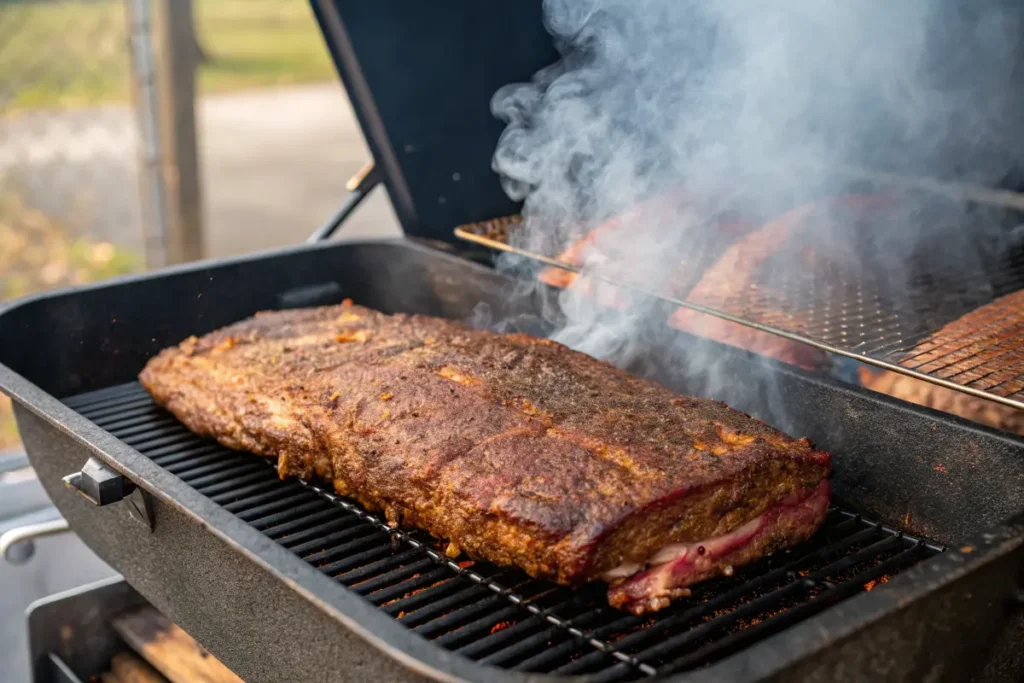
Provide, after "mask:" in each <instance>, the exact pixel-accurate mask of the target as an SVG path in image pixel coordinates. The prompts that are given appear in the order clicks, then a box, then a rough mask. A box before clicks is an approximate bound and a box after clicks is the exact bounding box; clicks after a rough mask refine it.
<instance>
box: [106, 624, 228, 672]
mask: <svg viewBox="0 0 1024 683" xmlns="http://www.w3.org/2000/svg"><path fill="white" fill-rule="evenodd" d="M112 625H113V627H114V630H115V631H117V633H118V635H120V636H121V638H123V639H124V642H126V643H128V646H129V647H131V648H132V649H133V650H135V652H137V653H138V654H139V655H140V656H141V657H142V658H143V659H144V660H146V661H147V662H148V663H149V664H151V665H152V666H153V668H154V669H156V670H157V671H159V672H160V673H161V674H163V676H164V677H166V678H167V680H169V681H170V682H171V683H243V681H242V679H240V678H239V677H238V676H236V675H235V674H234V673H232V672H231V670H230V669H228V668H227V667H226V666H224V665H223V664H221V663H220V660H218V659H216V658H215V657H214V656H213V655H211V654H210V653H209V652H207V651H206V650H205V649H204V648H203V646H202V645H200V644H199V643H197V642H196V641H195V640H193V639H192V637H191V636H189V635H188V634H187V633H185V632H184V631H182V630H181V629H180V628H179V627H178V626H177V625H175V624H173V623H171V620H170V619H168V618H167V617H165V616H164V615H163V614H161V613H160V612H158V611H157V610H155V609H153V608H152V607H143V608H142V609H139V610H136V611H134V612H129V613H127V614H123V615H121V616H120V617H118V618H116V619H114V621H113V622H112ZM115 659H116V658H115ZM115 673H118V672H117V670H116V669H115ZM119 676H120V674H119Z"/></svg>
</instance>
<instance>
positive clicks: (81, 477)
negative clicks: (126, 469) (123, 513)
mask: <svg viewBox="0 0 1024 683" xmlns="http://www.w3.org/2000/svg"><path fill="white" fill-rule="evenodd" d="M63 481H64V485H65V486H69V487H70V488H73V489H74V490H76V491H78V492H79V493H81V494H82V495H83V496H85V497H86V498H88V499H89V500H91V501H92V502H93V503H95V504H96V505H110V504H111V503H117V502H120V501H122V500H124V499H125V498H126V497H127V496H128V494H130V493H131V492H132V491H134V490H135V484H133V483H132V482H131V481H129V480H128V479H127V478H126V477H125V476H124V475H123V474H121V473H120V472H118V471H116V470H112V469H110V468H109V467H107V466H106V465H104V464H103V463H102V462H100V461H99V460H97V459H96V458H89V461H88V462H87V463H85V467H83V468H82V469H81V470H80V471H78V472H75V473H74V474H69V475H68V476H66V477H64V480H63Z"/></svg>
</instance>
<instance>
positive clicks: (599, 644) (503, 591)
mask: <svg viewBox="0 0 1024 683" xmlns="http://www.w3.org/2000/svg"><path fill="white" fill-rule="evenodd" d="M299 483H300V484H302V485H303V486H306V487H308V488H310V489H312V490H314V491H316V492H317V493H318V494H319V495H321V496H323V497H325V498H327V499H328V500H330V501H331V502H334V503H337V504H338V505H339V506H340V507H342V508H344V509H346V510H348V511H349V512H351V513H353V514H355V515H358V516H361V517H363V518H365V519H366V520H367V521H369V522H371V523H372V524H376V525H378V526H380V527H381V528H383V529H384V530H386V531H388V532H390V533H392V534H394V536H395V537H396V538H399V539H401V540H402V541H404V542H405V543H408V544H409V545H411V546H413V547H414V548H417V549H421V550H422V551H423V552H424V553H426V554H427V555H428V556H429V557H430V558H431V559H432V560H434V561H435V562H438V563H440V564H445V565H447V566H448V567H449V569H451V570H452V571H454V572H455V573H456V574H459V575H462V576H466V577H468V578H469V579H470V580H471V581H475V582H477V583H481V584H484V585H486V586H487V587H488V588H490V589H491V590H493V591H494V592H496V593H498V594H499V595H505V596H506V597H507V598H508V599H509V601H510V602H512V603H513V604H514V605H519V606H522V607H523V608H524V609H526V610H527V611H529V612H531V613H533V614H536V615H538V616H540V615H541V614H542V610H541V609H540V608H538V607H537V606H536V605H531V604H528V603H526V602H525V601H524V599H523V598H522V596H519V595H516V594H514V593H513V592H512V591H511V590H510V589H508V588H505V587H504V586H501V585H499V584H496V583H492V582H490V581H488V580H487V579H486V578H484V577H482V576H480V575H479V574H477V573H476V572H471V571H469V570H468V569H463V568H462V567H460V566H459V565H458V564H457V563H456V562H453V561H452V560H449V559H447V558H445V557H444V556H443V555H441V554H440V553H438V552H437V551H436V550H432V549H430V548H428V547H426V546H425V545H424V544H423V543H422V542H420V541H418V540H416V539H414V538H413V537H412V536H410V535H409V534H406V533H405V532H403V531H400V530H395V529H391V528H390V527H389V526H387V524H386V523H385V522H383V521H381V520H380V519H378V518H377V517H374V516H373V515H371V514H370V513H368V512H366V511H364V510H363V509H361V508H359V507H358V506H356V505H355V504H353V503H351V502H349V501H347V500H345V499H343V498H341V497H340V496H338V495H336V494H333V493H329V492H327V491H324V490H322V489H319V488H317V487H316V486H314V485H312V484H310V483H308V482H304V481H301V480H300V482H299ZM543 617H544V618H545V619H546V620H547V621H549V622H551V623H552V624H553V625H555V626H559V627H562V628H569V627H568V626H567V625H565V624H564V623H563V622H562V620H561V619H559V618H558V617H556V616H554V615H550V614H544V615H543ZM587 643H588V644H589V645H591V646H592V647H594V648H595V649H597V650H600V651H602V652H606V651H610V652H611V654H612V656H613V657H615V658H616V659H619V660H620V661H624V662H627V663H629V664H631V665H633V666H635V667H636V668H638V669H640V670H641V671H643V672H644V673H646V674H647V675H649V676H653V675H655V673H657V672H656V671H655V670H654V669H652V668H651V667H649V666H647V665H643V664H640V663H639V662H637V661H636V660H635V659H634V658H633V657H630V656H629V655H625V654H623V653H621V652H615V651H612V647H611V646H610V645H609V644H608V643H605V642H604V641H600V640H597V639H595V638H591V639H589V640H588V641H587Z"/></svg>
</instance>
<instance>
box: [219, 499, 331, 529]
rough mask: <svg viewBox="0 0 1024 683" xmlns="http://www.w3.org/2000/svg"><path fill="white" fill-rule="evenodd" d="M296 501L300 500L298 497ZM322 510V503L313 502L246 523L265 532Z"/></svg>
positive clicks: (249, 520)
mask: <svg viewBox="0 0 1024 683" xmlns="http://www.w3.org/2000/svg"><path fill="white" fill-rule="evenodd" d="M295 500H299V499H298V498H297V497H296V498H295ZM322 509H323V506H322V505H320V501H317V500H311V501H309V502H308V503H304V504H302V505H297V506H296V507H294V508H291V509H287V508H286V509H284V510H282V511H281V512H275V513H273V514H270V515H267V516H265V517H257V518H256V519H248V520H246V521H247V522H249V525H250V526H252V527H253V528H255V529H259V530H260V531H263V530H264V529H268V528H270V527H273V526H277V525H278V524H280V523H282V522H286V521H288V520H291V519H299V518H301V517H302V516H304V515H306V514H308V513H310V512H316V511H318V510H322ZM239 517H241V515H239Z"/></svg>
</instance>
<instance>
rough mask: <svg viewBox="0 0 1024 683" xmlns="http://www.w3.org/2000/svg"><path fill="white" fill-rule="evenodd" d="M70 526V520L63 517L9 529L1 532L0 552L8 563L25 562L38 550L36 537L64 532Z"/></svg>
mask: <svg viewBox="0 0 1024 683" xmlns="http://www.w3.org/2000/svg"><path fill="white" fill-rule="evenodd" d="M68 528H69V527H68V521H67V520H66V519H64V518H63V517H61V518H59V519H51V520H49V521H46V522H38V523H36V524H26V525H24V526H19V527H15V528H13V529H9V530H7V531H5V532H4V533H3V534H0V554H3V558H4V559H5V560H7V563H8V564H13V565H17V564H25V563H26V562H28V561H29V560H30V559H32V556H33V555H34V554H35V552H36V546H35V543H33V541H34V540H35V539H37V538H43V537H44V536H54V535H56V534H62V533H64V532H65V531H68Z"/></svg>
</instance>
